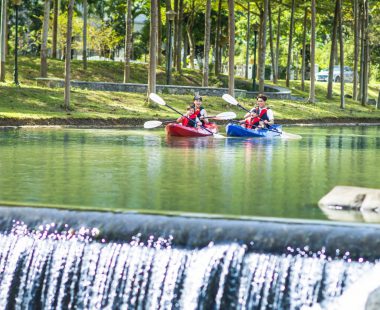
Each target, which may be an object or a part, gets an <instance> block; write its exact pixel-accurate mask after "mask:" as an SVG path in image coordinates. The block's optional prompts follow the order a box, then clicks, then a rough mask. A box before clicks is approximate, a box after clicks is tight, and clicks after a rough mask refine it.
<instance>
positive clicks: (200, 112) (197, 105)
mask: <svg viewBox="0 0 380 310" xmlns="http://www.w3.org/2000/svg"><path fill="white" fill-rule="evenodd" d="M193 103H194V109H195V114H196V115H197V117H198V118H199V120H200V121H201V122H202V125H206V124H208V123H209V121H208V118H207V111H206V109H205V108H204V107H203V106H202V97H201V96H199V95H195V96H194V102H193Z"/></svg>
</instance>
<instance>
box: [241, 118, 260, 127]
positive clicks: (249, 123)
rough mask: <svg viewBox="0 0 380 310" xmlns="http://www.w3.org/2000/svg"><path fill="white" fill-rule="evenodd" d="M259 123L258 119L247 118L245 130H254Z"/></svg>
mask: <svg viewBox="0 0 380 310" xmlns="http://www.w3.org/2000/svg"><path fill="white" fill-rule="evenodd" d="M259 123H260V117H258V116H256V117H249V118H247V119H246V120H245V128H248V129H254V128H256V127H257V126H258V125H259Z"/></svg>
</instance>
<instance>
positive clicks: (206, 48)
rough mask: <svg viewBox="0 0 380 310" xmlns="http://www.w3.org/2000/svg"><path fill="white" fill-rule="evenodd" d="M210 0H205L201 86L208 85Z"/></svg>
mask: <svg viewBox="0 0 380 310" xmlns="http://www.w3.org/2000/svg"><path fill="white" fill-rule="evenodd" d="M210 17H211V0H207V1H206V14H205V38H204V56H203V79H202V86H204V87H207V86H208V72H209V54H210V32H211V18H210Z"/></svg>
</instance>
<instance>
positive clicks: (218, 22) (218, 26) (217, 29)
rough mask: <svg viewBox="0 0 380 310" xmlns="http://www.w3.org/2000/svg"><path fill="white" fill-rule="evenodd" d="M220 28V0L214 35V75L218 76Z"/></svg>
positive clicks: (220, 1)
mask: <svg viewBox="0 0 380 310" xmlns="http://www.w3.org/2000/svg"><path fill="white" fill-rule="evenodd" d="M221 28H222V0H219V4H218V15H217V22H216V33H215V75H216V76H218V75H219V74H220V66H221V51H220V37H221Z"/></svg>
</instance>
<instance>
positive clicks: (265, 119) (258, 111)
mask: <svg viewBox="0 0 380 310" xmlns="http://www.w3.org/2000/svg"><path fill="white" fill-rule="evenodd" d="M267 100H268V97H267V96H265V95H263V94H259V95H258V96H257V97H256V102H257V106H255V107H253V108H252V109H251V110H250V111H249V112H248V113H247V114H245V115H244V119H245V120H247V119H249V118H250V119H252V118H253V120H252V121H249V122H254V123H255V125H256V126H257V125H258V126H259V127H263V128H268V127H270V126H271V125H273V124H274V114H273V111H272V110H271V109H270V108H269V107H267ZM257 120H259V124H257Z"/></svg>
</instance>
